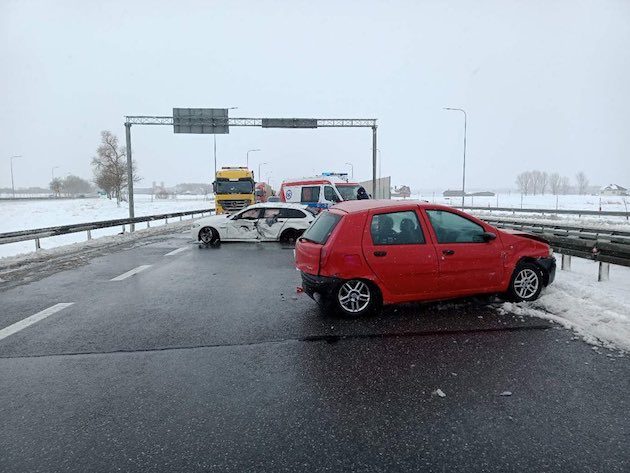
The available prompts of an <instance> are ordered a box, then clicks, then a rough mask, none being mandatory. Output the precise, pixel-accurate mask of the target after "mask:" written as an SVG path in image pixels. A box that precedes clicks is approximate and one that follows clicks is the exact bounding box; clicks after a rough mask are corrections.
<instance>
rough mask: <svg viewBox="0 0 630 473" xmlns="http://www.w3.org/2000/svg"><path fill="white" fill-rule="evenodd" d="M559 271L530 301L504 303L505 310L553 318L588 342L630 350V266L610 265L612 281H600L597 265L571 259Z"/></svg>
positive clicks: (592, 262) (548, 318) (524, 314)
mask: <svg viewBox="0 0 630 473" xmlns="http://www.w3.org/2000/svg"><path fill="white" fill-rule="evenodd" d="M556 258H558V270H557V272H556V280H555V281H554V283H553V284H551V285H550V286H548V287H547V288H546V289H544V290H543V293H542V295H541V297H540V298H539V299H538V300H537V301H534V302H530V303H518V304H514V303H509V302H508V303H505V304H503V306H502V308H503V310H505V311H506V312H510V313H515V314H520V315H523V316H532V317H539V318H542V319H547V320H552V321H554V322H557V323H559V324H561V325H563V326H564V327H567V328H570V329H572V330H574V331H575V332H576V333H577V334H578V335H579V336H580V337H582V338H583V339H584V340H586V341H587V342H589V343H592V344H594V345H599V346H605V347H608V348H617V349H621V350H624V351H626V352H628V351H630V268H626V267H623V266H614V265H611V267H610V280H609V281H603V282H598V281H597V268H598V264H597V263H596V262H594V261H588V260H584V259H579V258H572V262H571V270H570V271H561V270H560V260H559V256H558V255H556Z"/></svg>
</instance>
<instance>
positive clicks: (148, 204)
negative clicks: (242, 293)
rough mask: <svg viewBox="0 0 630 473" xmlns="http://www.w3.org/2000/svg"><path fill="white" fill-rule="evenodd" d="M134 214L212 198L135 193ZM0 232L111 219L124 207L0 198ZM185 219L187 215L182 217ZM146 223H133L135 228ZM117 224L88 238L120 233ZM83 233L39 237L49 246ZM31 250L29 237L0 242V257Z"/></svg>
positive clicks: (124, 213) (194, 206)
mask: <svg viewBox="0 0 630 473" xmlns="http://www.w3.org/2000/svg"><path fill="white" fill-rule="evenodd" d="M135 199H136V205H135V210H136V212H135V213H136V217H140V216H146V215H158V214H166V213H174V212H183V211H188V210H205V209H208V208H211V207H214V198H213V197H210V198H209V199H208V200H206V199H205V197H204V196H178V198H177V199H165V200H159V199H154V200H153V201H152V200H151V196H149V195H135ZM0 215H2V219H0V233H2V232H12V231H17V230H26V229H33V228H44V227H54V226H58V225H71V224H76V223H86V222H94V221H99V220H113V219H119V218H127V217H128V209H127V207H126V204H125V203H123V205H121V206H120V207H119V206H117V205H116V201H114V200H109V199H105V198H100V199H59V200H56V199H50V200H35V201H28V200H23V201H3V202H0ZM186 218H189V217H186ZM163 224H164V221H163V220H161V221H160V220H157V221H153V222H151V226H152V227H153V226H161V225H163ZM140 226H146V224H145V223H141V224H136V228H138V227H140ZM121 230H122V228H121V227H118V226H117V227H107V228H100V229H97V230H92V238H95V239H96V238H99V239H100V238H102V237H104V236H113V235H116V234H118V233H120V232H121ZM86 238H87V236H86V232H79V233H68V234H65V235H58V236H54V237H49V238H43V239H42V240H41V245H42V248H47V249H52V248H55V247H61V246H64V245H69V244H72V243H81V242H84V241H85V240H86ZM34 250H35V243H34V241H33V240H29V241H21V242H14V243H7V244H3V245H0V258H2V257H12V256H16V255H19V254H24V253H31V252H33V251H34Z"/></svg>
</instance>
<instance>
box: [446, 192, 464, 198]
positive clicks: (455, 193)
mask: <svg viewBox="0 0 630 473" xmlns="http://www.w3.org/2000/svg"><path fill="white" fill-rule="evenodd" d="M462 194H463V192H462V191H452V190H446V191H444V192H442V195H443V196H444V197H461V196H462Z"/></svg>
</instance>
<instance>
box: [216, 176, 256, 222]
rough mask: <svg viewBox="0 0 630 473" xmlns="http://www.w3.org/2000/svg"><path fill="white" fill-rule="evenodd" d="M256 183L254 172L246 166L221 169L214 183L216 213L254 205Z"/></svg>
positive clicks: (229, 211) (234, 210)
mask: <svg viewBox="0 0 630 473" xmlns="http://www.w3.org/2000/svg"><path fill="white" fill-rule="evenodd" d="M254 185H255V182H254V172H253V171H250V170H249V169H247V168H246V167H222V168H221V169H219V170H218V171H217V175H216V177H215V181H214V182H213V183H212V188H213V189H214V204H215V208H216V213H217V214H222V213H232V212H236V211H237V210H241V209H244V208H245V207H247V206H249V205H252V204H253V203H254V202H255V196H254Z"/></svg>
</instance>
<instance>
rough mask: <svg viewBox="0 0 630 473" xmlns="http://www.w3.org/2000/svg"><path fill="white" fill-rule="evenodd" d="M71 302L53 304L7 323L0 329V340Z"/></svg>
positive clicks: (67, 305)
mask: <svg viewBox="0 0 630 473" xmlns="http://www.w3.org/2000/svg"><path fill="white" fill-rule="evenodd" d="M72 304H74V302H62V303H59V304H55V305H53V306H50V307H49V308H48V309H44V310H42V311H41V312H38V313H37V314H34V315H31V316H30V317H26V318H25V319H23V320H20V321H19V322H15V323H14V324H13V325H9V326H8V327H5V328H3V329H2V330H0V340H2V339H3V338H7V337H8V336H9V335H13V334H14V333H16V332H19V331H20V330H22V329H25V328H26V327H29V326H31V325H33V324H35V323H37V322H39V321H40V320H43V319H45V318H46V317H48V316H49V315H52V314H54V313H55V312H59V311H60V310H62V309H65V308H66V307H69V306H71V305H72Z"/></svg>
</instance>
